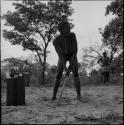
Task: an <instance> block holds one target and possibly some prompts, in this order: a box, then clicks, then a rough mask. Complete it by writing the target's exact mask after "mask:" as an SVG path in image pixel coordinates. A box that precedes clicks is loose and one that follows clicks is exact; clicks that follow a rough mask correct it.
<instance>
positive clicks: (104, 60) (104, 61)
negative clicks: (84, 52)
mask: <svg viewBox="0 0 124 125" xmlns="http://www.w3.org/2000/svg"><path fill="white" fill-rule="evenodd" d="M98 63H99V64H100V65H101V66H102V76H103V82H104V83H108V82H109V72H110V59H109V57H107V53H106V51H105V52H103V57H101V58H100V59H99V60H98Z"/></svg>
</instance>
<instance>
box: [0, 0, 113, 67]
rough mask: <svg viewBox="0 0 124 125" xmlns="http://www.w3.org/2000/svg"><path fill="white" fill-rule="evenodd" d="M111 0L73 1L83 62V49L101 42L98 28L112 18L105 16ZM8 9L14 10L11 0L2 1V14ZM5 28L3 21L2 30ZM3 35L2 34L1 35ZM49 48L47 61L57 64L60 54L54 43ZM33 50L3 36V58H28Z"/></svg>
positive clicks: (79, 57)
mask: <svg viewBox="0 0 124 125" xmlns="http://www.w3.org/2000/svg"><path fill="white" fill-rule="evenodd" d="M110 2H111V1H73V3H72V7H73V9H74V11H75V13H74V14H73V15H72V17H71V18H72V19H73V24H74V25H75V27H74V28H73V29H72V31H73V32H75V34H76V37H77V41H78V54H77V56H78V60H79V62H81V57H82V49H83V48H85V47H88V46H90V45H91V44H94V43H95V42H99V43H101V35H100V34H99V31H98V28H100V27H101V28H104V27H105V25H106V24H108V22H109V21H110V20H111V18H112V17H111V16H107V17H106V16H105V7H106V6H107V5H108V4H110ZM8 10H13V6H12V2H11V1H3V0H2V1H1V15H3V14H5V13H6V12H7V11H8ZM3 29H5V26H4V25H3V21H2V22H1V30H3ZM1 36H2V35H1ZM48 50H50V51H51V53H50V54H49V55H48V58H47V62H48V63H49V64H51V65H53V64H55V65H56V64H57V60H58V56H57V54H56V52H55V49H54V47H53V45H52V43H50V44H49V48H48ZM30 54H33V53H32V52H30V51H28V50H26V51H23V49H22V47H21V46H18V45H14V46H13V45H11V44H10V43H9V41H7V40H5V39H4V38H3V37H1V60H3V59H5V58H8V57H24V58H26V57H27V56H29V55H30Z"/></svg>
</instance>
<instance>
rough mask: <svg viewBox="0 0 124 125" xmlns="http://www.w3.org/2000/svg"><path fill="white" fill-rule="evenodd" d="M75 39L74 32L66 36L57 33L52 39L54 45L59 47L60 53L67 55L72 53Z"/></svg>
mask: <svg viewBox="0 0 124 125" xmlns="http://www.w3.org/2000/svg"><path fill="white" fill-rule="evenodd" d="M74 42H76V41H75V34H74V33H72V32H71V33H70V34H69V35H68V36H66V37H65V36H62V35H59V36H58V37H56V39H55V41H54V45H56V46H57V47H58V48H60V49H61V51H62V54H63V55H65V56H69V55H71V54H72V53H73V50H74V49H73V44H74Z"/></svg>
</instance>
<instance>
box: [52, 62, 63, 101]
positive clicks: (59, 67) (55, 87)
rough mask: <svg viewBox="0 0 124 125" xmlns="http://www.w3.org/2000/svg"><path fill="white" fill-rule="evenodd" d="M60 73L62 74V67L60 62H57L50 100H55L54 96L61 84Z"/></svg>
mask: <svg viewBox="0 0 124 125" xmlns="http://www.w3.org/2000/svg"><path fill="white" fill-rule="evenodd" d="M62 73H63V65H62V62H60V60H59V61H58V66H57V75H56V79H55V82H54V88H53V96H52V100H55V99H56V94H57V91H58V88H59V85H60V82H61V77H62Z"/></svg>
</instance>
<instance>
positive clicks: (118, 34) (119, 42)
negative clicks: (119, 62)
mask: <svg viewBox="0 0 124 125" xmlns="http://www.w3.org/2000/svg"><path fill="white" fill-rule="evenodd" d="M111 13H112V14H113V15H115V18H113V19H112V20H111V21H110V22H109V23H108V25H106V26H105V28H104V31H103V33H101V34H102V37H103V39H102V41H103V43H104V44H105V45H106V46H107V47H108V48H109V49H111V58H113V56H114V54H115V53H118V52H119V51H121V50H122V49H123V0H115V1H113V2H111V4H110V5H108V6H107V7H106V12H105V15H106V16H108V15H110V14H111Z"/></svg>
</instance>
